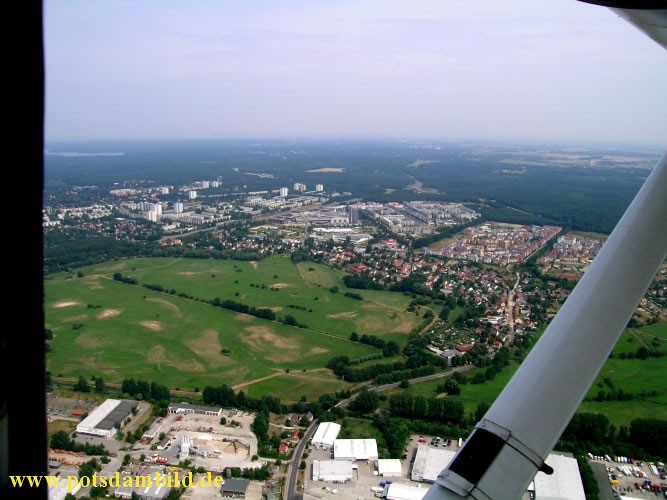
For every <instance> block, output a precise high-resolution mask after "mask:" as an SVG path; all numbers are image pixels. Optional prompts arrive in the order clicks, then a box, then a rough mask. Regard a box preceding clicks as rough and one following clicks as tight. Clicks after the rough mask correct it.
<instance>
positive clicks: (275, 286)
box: [271, 283, 289, 288]
mask: <svg viewBox="0 0 667 500" xmlns="http://www.w3.org/2000/svg"><path fill="white" fill-rule="evenodd" d="M288 286H289V285H288V284H287V283H274V284H273V285H271V288H287V287H288Z"/></svg>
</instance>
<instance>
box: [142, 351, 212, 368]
mask: <svg viewBox="0 0 667 500" xmlns="http://www.w3.org/2000/svg"><path fill="white" fill-rule="evenodd" d="M158 360H159V362H160V366H164V365H167V366H173V367H174V368H176V369H177V370H181V371H184V372H203V371H205V370H206V369H205V368H204V365H202V364H201V363H200V362H199V361H197V360H196V359H186V360H173V359H170V358H169V356H168V355H167V350H166V349H165V348H164V346H162V345H156V346H153V347H152V348H151V349H150V351H148V354H147V355H146V361H147V362H148V363H149V364H151V365H155V364H157V363H158Z"/></svg>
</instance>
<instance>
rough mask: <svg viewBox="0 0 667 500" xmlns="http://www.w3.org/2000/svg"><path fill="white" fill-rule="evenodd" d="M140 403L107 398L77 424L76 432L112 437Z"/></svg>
mask: <svg viewBox="0 0 667 500" xmlns="http://www.w3.org/2000/svg"><path fill="white" fill-rule="evenodd" d="M138 404H139V403H137V402H136V401H121V400H119V399H107V400H106V401H105V402H104V403H102V404H101V405H100V406H98V407H97V408H95V409H94V410H93V411H91V412H90V413H89V414H88V416H87V417H86V418H84V419H83V420H82V421H81V422H80V423H79V425H77V426H76V432H77V433H78V434H89V435H92V436H100V437H104V438H108V437H111V436H113V435H114V434H116V432H117V431H118V430H119V429H120V428H121V426H122V425H123V421H124V420H125V419H126V418H127V417H128V416H129V415H130V413H131V412H132V410H134V409H135V408H136V407H137V405H138Z"/></svg>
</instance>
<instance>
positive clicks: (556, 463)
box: [528, 453, 586, 500]
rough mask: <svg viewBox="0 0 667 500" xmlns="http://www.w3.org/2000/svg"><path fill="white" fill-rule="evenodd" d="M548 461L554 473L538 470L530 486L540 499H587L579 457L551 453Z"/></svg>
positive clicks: (529, 488)
mask: <svg viewBox="0 0 667 500" xmlns="http://www.w3.org/2000/svg"><path fill="white" fill-rule="evenodd" d="M546 462H547V463H548V464H549V465H550V466H551V467H552V468H553V470H554V473H553V474H551V475H547V474H545V473H544V472H538V473H537V475H536V476H535V479H534V480H533V482H532V483H531V486H529V487H528V491H531V489H532V490H533V491H534V492H535V498H538V499H540V500H585V498H586V494H585V493H584V485H583V483H582V482H581V474H580V473H579V464H577V459H576V458H572V457H568V456H564V455H558V454H555V453H550V454H549V456H548V457H547V460H546Z"/></svg>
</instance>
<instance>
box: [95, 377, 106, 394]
mask: <svg viewBox="0 0 667 500" xmlns="http://www.w3.org/2000/svg"><path fill="white" fill-rule="evenodd" d="M104 391H106V386H105V384H104V379H103V378H102V377H97V378H96V379H95V392H104Z"/></svg>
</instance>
